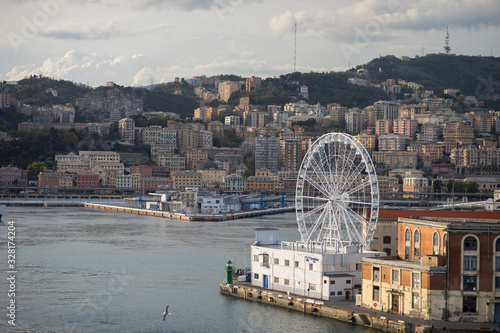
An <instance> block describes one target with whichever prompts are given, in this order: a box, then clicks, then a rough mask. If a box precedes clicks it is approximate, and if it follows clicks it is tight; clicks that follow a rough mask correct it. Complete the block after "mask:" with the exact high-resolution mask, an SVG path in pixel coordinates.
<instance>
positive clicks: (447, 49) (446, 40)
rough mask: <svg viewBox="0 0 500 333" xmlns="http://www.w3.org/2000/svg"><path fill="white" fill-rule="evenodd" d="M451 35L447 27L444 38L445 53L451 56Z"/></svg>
mask: <svg viewBox="0 0 500 333" xmlns="http://www.w3.org/2000/svg"><path fill="white" fill-rule="evenodd" d="M450 51H451V47H450V34H449V33H448V26H446V37H445V38H444V53H446V54H447V55H450Z"/></svg>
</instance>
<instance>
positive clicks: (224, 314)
mask: <svg viewBox="0 0 500 333" xmlns="http://www.w3.org/2000/svg"><path fill="white" fill-rule="evenodd" d="M10 220H14V221H16V237H17V238H16V243H17V253H16V256H17V257H16V261H17V270H18V273H17V281H16V289H17V295H16V296H17V297H16V304H17V313H16V315H17V316H16V323H17V324H18V329H19V328H22V329H23V330H25V331H29V332H37V331H39V332H190V333H194V332H230V333H234V332H371V330H369V329H365V328H361V327H358V326H353V325H348V324H344V323H341V322H337V321H334V320H330V319H325V318H319V317H314V316H310V315H303V314H301V313H297V312H294V311H291V310H287V309H281V308H276V307H272V306H267V305H263V304H259V303H253V302H248V301H244V300H240V299H235V298H231V297H227V296H223V295H220V294H219V283H220V282H221V281H223V280H224V278H225V272H224V267H225V263H226V262H227V261H228V260H231V261H233V263H235V268H242V267H243V266H244V265H245V264H246V265H247V266H248V265H249V261H248V259H249V248H248V246H249V245H250V244H251V243H252V242H253V240H254V234H255V228H259V227H277V228H279V229H280V238H281V239H282V240H296V239H297V238H298V232H297V227H296V223H295V216H294V214H293V213H288V214H283V215H274V216H267V217H261V218H254V219H241V220H234V221H226V222H180V221H179V220H169V219H162V218H156V217H145V216H137V215H132V214H123V213H110V212H106V211H102V210H91V209H86V208H42V207H40V208H24V207H7V209H6V211H5V213H4V217H3V221H4V223H5V222H7V221H10ZM0 235H1V236H0V237H1V239H0V246H1V251H0V257H1V262H0V268H1V279H0V295H1V296H0V303H1V308H2V309H3V310H2V312H1V317H0V332H5V331H7V328H8V327H9V325H8V324H7V319H8V318H7V316H6V313H7V310H6V307H7V306H8V297H7V290H8V282H7V279H6V276H7V274H6V273H5V272H6V271H7V269H6V265H7V261H6V258H7V250H6V248H7V244H6V243H7V227H6V226H5V225H4V226H0ZM166 305H170V308H169V310H170V312H172V315H171V316H168V317H167V320H166V321H165V322H163V321H162V313H163V310H164V308H165V306H166Z"/></svg>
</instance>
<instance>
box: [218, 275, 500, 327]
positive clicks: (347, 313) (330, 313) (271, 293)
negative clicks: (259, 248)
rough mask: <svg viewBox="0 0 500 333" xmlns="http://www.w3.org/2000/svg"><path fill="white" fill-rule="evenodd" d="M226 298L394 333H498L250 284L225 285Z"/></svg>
mask: <svg viewBox="0 0 500 333" xmlns="http://www.w3.org/2000/svg"><path fill="white" fill-rule="evenodd" d="M220 293H221V294H222V295H226V296H231V297H236V298H240V299H243V300H247V301H253V302H259V303H262V304H266V305H271V306H275V307H281V308H286V309H289V310H294V311H297V312H302V313H304V314H306V315H313V316H320V317H325V318H331V319H335V320H338V321H342V322H345V323H351V324H354V325H360V326H364V327H370V328H373V329H377V330H380V331H384V332H391V333H400V332H407V333H431V332H457V333H458V332H460V333H465V332H497V331H498V329H497V324H495V323H465V322H450V321H426V320H423V319H417V318H410V317H407V316H401V315H396V314H391V313H386V312H382V311H377V310H372V309H366V308H362V307H359V306H356V303H355V301H353V300H339V301H325V300H321V299H317V298H312V297H308V296H304V295H297V294H293V293H284V292H282V291H278V290H272V289H265V288H261V287H257V286H254V285H251V284H250V283H249V282H240V281H238V282H235V283H233V284H227V283H221V284H220Z"/></svg>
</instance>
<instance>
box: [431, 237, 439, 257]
mask: <svg viewBox="0 0 500 333" xmlns="http://www.w3.org/2000/svg"><path fill="white" fill-rule="evenodd" d="M432 253H433V254H436V255H437V254H439V234H438V233H437V232H435V233H434V234H433V235H432Z"/></svg>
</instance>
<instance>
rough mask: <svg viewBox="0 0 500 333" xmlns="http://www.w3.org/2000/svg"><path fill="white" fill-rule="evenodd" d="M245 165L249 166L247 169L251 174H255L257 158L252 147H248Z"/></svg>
mask: <svg viewBox="0 0 500 333" xmlns="http://www.w3.org/2000/svg"><path fill="white" fill-rule="evenodd" d="M245 166H246V167H247V170H248V171H249V172H250V174H249V176H253V175H255V158H254V156H253V150H252V149H248V150H247V152H246V153H245ZM247 170H245V171H247ZM246 177H248V176H246Z"/></svg>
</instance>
